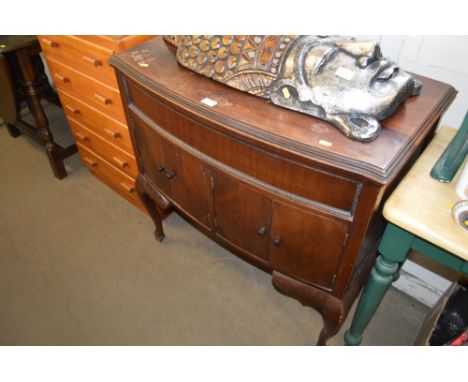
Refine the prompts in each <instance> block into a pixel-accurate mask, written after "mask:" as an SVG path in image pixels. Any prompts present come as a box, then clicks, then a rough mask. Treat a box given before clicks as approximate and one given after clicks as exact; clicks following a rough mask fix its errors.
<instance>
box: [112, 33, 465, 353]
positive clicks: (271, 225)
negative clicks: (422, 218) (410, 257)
mask: <svg viewBox="0 0 468 382" xmlns="http://www.w3.org/2000/svg"><path fill="white" fill-rule="evenodd" d="M110 63H111V65H113V66H114V67H115V68H116V73H117V77H118V81H119V88H120V90H121V93H122V96H123V103H124V108H125V110H126V117H127V122H128V125H129V129H130V135H131V138H132V140H133V145H134V147H135V152H136V161H137V165H138V171H139V174H138V176H137V183H136V188H137V192H138V195H139V196H140V198H141V200H142V201H143V202H144V204H145V206H146V208H147V210H148V212H149V213H150V215H151V217H152V218H153V220H154V222H155V225H156V236H157V238H159V239H162V238H163V237H164V232H163V227H162V223H161V213H162V212H163V211H165V210H168V209H170V208H172V209H174V210H176V211H177V212H179V213H181V214H182V215H183V216H185V217H186V218H187V219H189V220H190V221H191V222H193V223H194V224H195V225H196V226H197V227H199V228H200V229H201V230H202V231H203V232H205V233H206V234H207V235H208V236H209V237H210V238H212V239H214V240H216V241H217V242H218V243H220V244H222V245H224V246H226V247H228V248H229V249H231V250H232V251H233V252H235V253H236V254H238V255H240V256H242V257H244V258H246V259H247V260H249V261H250V262H252V263H255V264H257V265H258V266H260V267H262V268H263V269H265V270H267V271H269V272H271V273H272V280H273V284H274V285H275V287H276V288H277V289H278V290H279V291H281V292H283V293H285V294H287V295H289V296H291V297H293V298H296V299H298V300H300V301H301V302H302V303H304V304H306V305H309V306H311V307H313V308H315V309H316V310H318V311H319V312H320V313H321V315H322V317H323V320H324V327H323V330H322V332H321V333H320V336H319V341H318V343H319V344H325V343H326V340H327V339H328V338H329V337H331V336H332V335H334V334H336V333H337V331H338V330H339V328H340V327H341V325H342V323H343V321H344V319H345V317H346V315H347V313H348V311H349V309H350V307H351V305H352V303H353V301H354V300H355V298H356V296H357V295H358V293H359V291H360V289H361V287H362V285H363V283H364V281H365V280H366V278H367V276H368V275H369V271H370V267H371V265H372V264H373V262H374V260H375V253H376V248H377V245H378V241H379V238H380V236H381V233H382V228H383V221H382V220H383V219H382V216H381V211H380V206H381V205H382V203H383V201H384V200H385V199H386V197H387V195H388V194H389V192H390V191H391V190H392V189H393V188H394V187H395V185H396V184H397V182H398V180H399V179H400V178H401V176H402V175H403V174H404V173H405V171H406V170H407V168H408V167H409V166H410V164H411V163H412V162H413V161H414V159H415V158H416V157H417V156H418V154H419V152H420V150H421V149H422V148H423V147H424V145H425V144H426V143H427V141H428V140H429V139H430V138H431V136H432V134H433V132H434V129H435V127H436V125H437V122H438V120H439V118H440V116H441V114H442V113H443V112H444V111H445V110H446V108H447V107H448V106H449V104H450V102H451V101H452V99H453V98H454V96H455V94H456V92H455V90H454V89H453V88H452V87H451V86H449V85H446V84H443V83H440V82H437V81H433V80H431V79H428V78H422V77H418V78H420V80H421V81H422V82H423V90H422V93H421V95H420V96H418V97H414V98H412V99H410V100H408V101H407V102H406V103H405V104H404V105H403V106H401V107H400V109H399V110H398V112H397V113H396V114H395V115H394V116H393V117H391V118H389V119H387V120H386V121H384V122H383V126H384V127H383V129H382V134H381V136H380V137H379V138H378V139H377V140H376V141H374V142H372V143H359V142H353V141H350V140H349V139H348V138H346V137H344V136H343V135H342V134H341V133H339V132H338V131H337V130H336V129H335V128H334V127H332V126H331V125H328V124H327V123H325V122H323V121H320V120H317V119H315V118H312V117H309V116H306V115H303V114H300V113H297V112H294V111H290V110H286V109H282V108H279V107H277V106H274V105H272V104H270V103H268V102H266V101H265V100H263V99H260V98H257V97H254V96H250V95H247V94H246V93H241V92H238V91H237V90H234V89H231V88H228V87H226V86H224V85H222V84H219V83H216V82H215V81H212V80H209V79H207V78H205V77H203V76H200V75H197V74H195V73H193V72H191V71H189V70H187V69H185V68H183V67H181V66H179V65H178V64H177V61H176V58H175V52H174V49H173V48H172V47H170V46H168V45H166V44H165V43H164V41H163V40H162V39H154V40H151V41H147V42H145V43H143V44H141V45H138V46H135V47H133V48H131V49H129V50H127V51H125V52H122V53H120V54H117V55H114V56H113V57H112V58H111V60H110ZM206 98H208V99H210V100H211V101H212V102H211V105H213V106H208V105H207V104H205V103H204V102H203V100H205V99H206ZM323 142H327V145H325V146H324V145H322V143H323ZM221 287H222V286H220V288H221Z"/></svg>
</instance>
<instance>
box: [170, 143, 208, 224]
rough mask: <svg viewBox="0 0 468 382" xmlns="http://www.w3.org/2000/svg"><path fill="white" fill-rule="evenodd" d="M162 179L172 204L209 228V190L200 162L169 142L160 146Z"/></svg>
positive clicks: (204, 169) (206, 173)
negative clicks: (169, 188)
mask: <svg viewBox="0 0 468 382" xmlns="http://www.w3.org/2000/svg"><path fill="white" fill-rule="evenodd" d="M162 146H163V152H164V158H165V160H166V162H165V163H166V169H165V175H166V179H169V181H170V183H171V200H173V201H174V203H176V204H177V205H178V206H179V207H180V208H181V209H182V210H184V212H185V213H186V214H188V215H190V216H191V217H192V218H193V219H195V220H197V221H198V222H199V223H201V224H202V225H204V226H205V227H207V228H209V227H210V212H209V211H210V201H211V198H212V196H211V188H210V182H209V173H208V170H207V168H206V167H205V165H204V164H203V162H201V161H200V160H199V159H197V158H196V157H194V156H193V155H191V154H189V153H187V152H185V151H184V150H182V149H180V148H178V147H176V146H174V145H173V144H172V143H169V142H168V141H165V140H164V141H163V142H162Z"/></svg>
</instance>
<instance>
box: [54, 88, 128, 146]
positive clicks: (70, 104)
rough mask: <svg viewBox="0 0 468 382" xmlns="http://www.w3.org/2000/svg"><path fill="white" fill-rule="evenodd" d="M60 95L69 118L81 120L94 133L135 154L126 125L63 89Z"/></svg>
mask: <svg viewBox="0 0 468 382" xmlns="http://www.w3.org/2000/svg"><path fill="white" fill-rule="evenodd" d="M59 95H60V101H61V102H62V106H63V110H64V111H65V114H66V115H67V116H68V117H69V118H73V119H74V120H76V121H78V122H80V123H81V124H83V125H84V126H85V127H88V128H90V129H91V130H92V131H93V132H94V133H97V134H99V135H100V136H101V137H103V138H105V139H106V140H108V141H109V142H111V143H112V144H114V145H115V146H118V147H119V148H121V149H123V150H125V151H126V152H128V153H129V154H132V155H133V146H132V141H131V139H130V134H129V132H128V128H127V126H126V125H124V124H123V123H121V122H118V121H116V120H115V119H113V118H110V117H108V116H107V115H105V114H103V113H101V112H100V111H98V110H96V109H95V108H93V107H91V106H89V105H88V104H87V103H85V102H83V101H80V100H79V99H77V98H75V97H73V96H71V95H70V94H68V93H66V92H65V91H61V92H60V94H59Z"/></svg>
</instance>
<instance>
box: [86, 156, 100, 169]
mask: <svg viewBox="0 0 468 382" xmlns="http://www.w3.org/2000/svg"><path fill="white" fill-rule="evenodd" d="M83 160H84V161H85V162H86V163H87V164H88V165H90V166H91V167H96V166H97V165H98V162H96V161H95V160H94V159H91V158H88V157H83Z"/></svg>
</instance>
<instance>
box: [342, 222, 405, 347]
mask: <svg viewBox="0 0 468 382" xmlns="http://www.w3.org/2000/svg"><path fill="white" fill-rule="evenodd" d="M412 240H413V235H411V234H410V233H408V232H406V231H404V230H402V229H401V228H398V227H396V226H394V225H392V224H390V223H389V224H388V225H387V228H386V229H385V233H384V236H383V238H382V242H381V244H380V246H379V252H380V253H381V254H380V256H379V257H377V260H376V261H375V265H374V268H373V269H372V272H371V275H370V278H369V281H368V282H367V285H366V287H365V288H364V291H363V292H362V295H361V298H360V299H359V304H358V306H357V309H356V312H355V313H354V317H353V322H352V323H351V327H350V329H349V330H348V331H347V332H346V333H345V343H346V345H359V344H360V343H361V341H362V333H363V332H364V330H365V329H366V327H367V325H368V324H369V322H370V320H371V319H372V317H373V316H374V314H375V312H376V311H377V308H378V307H379V305H380V303H381V301H382V299H383V297H384V296H385V293H386V292H387V290H388V288H390V285H391V284H392V282H393V281H394V280H395V279H396V278H398V274H399V269H400V264H402V263H403V261H404V260H405V259H406V256H407V254H408V252H409V249H410V246H411V241H412Z"/></svg>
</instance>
